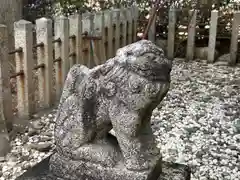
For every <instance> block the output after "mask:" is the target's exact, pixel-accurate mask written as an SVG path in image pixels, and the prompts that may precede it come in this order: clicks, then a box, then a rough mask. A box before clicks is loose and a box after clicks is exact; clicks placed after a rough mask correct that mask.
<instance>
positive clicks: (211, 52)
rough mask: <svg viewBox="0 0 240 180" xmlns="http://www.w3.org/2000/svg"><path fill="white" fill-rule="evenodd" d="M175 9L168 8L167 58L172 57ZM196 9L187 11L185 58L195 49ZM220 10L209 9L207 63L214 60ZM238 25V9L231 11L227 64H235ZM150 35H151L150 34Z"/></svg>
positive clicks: (190, 56)
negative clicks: (228, 58)
mask: <svg viewBox="0 0 240 180" xmlns="http://www.w3.org/2000/svg"><path fill="white" fill-rule="evenodd" d="M178 11H179V10H177V9H170V10H169V23H168V40H167V56H168V58H169V59H174V52H175V51H174V48H175V47H174V44H175V37H176V16H177V12H178ZM197 14H198V12H197V11H194V10H190V12H189V17H188V20H189V24H186V25H188V27H187V48H186V56H185V57H186V60H193V59H194V51H195V37H196V35H197V25H198V24H197V21H196V19H197ZM219 14H220V12H219V11H218V10H213V11H211V17H210V24H209V27H210V29H209V36H208V37H209V42H208V55H207V60H208V62H209V63H213V62H214V60H215V58H216V57H215V49H216V38H217V28H218V25H219V24H218V18H219ZM239 25H240V11H236V12H234V13H233V20H232V33H231V45H230V49H229V52H230V60H228V61H229V62H228V63H229V65H234V64H236V61H237V53H238V39H239ZM151 36H152V35H151Z"/></svg>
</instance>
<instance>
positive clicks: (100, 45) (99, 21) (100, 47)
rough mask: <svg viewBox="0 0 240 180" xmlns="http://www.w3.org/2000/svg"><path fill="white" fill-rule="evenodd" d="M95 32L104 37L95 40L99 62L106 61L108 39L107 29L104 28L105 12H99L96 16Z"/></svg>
mask: <svg viewBox="0 0 240 180" xmlns="http://www.w3.org/2000/svg"><path fill="white" fill-rule="evenodd" d="M94 34H95V35H96V36H100V37H102V39H101V40H97V41H96V42H95V52H96V57H95V58H97V62H98V64H101V63H104V62H105V61H106V54H105V52H106V46H105V44H104V42H105V41H106V36H105V29H104V14H103V12H97V13H96V14H95V16H94Z"/></svg>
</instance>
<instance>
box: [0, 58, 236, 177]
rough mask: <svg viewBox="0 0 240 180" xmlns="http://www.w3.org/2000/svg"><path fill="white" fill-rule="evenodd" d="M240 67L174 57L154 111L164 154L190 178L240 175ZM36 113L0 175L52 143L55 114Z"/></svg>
mask: <svg viewBox="0 0 240 180" xmlns="http://www.w3.org/2000/svg"><path fill="white" fill-rule="evenodd" d="M239 93H240V68H239V67H234V68H231V67H227V66H224V65H220V64H214V65H208V64H206V63H205V62H191V63H186V62H183V61H182V60H180V59H179V60H175V61H174V66H173V70H172V87H171V90H170V91H169V93H168V95H167V97H166V98H165V99H164V101H163V102H162V103H161V104H160V105H159V107H158V108H157V109H155V110H154V111H153V116H152V120H153V123H152V124H153V129H154V134H155V135H156V138H157V141H158V142H159V147H160V148H161V152H162V154H163V157H164V160H166V161H171V162H178V163H182V164H187V165H189V166H191V167H192V171H193V172H192V180H205V179H206V180H207V179H212V180H217V179H221V180H239V177H240V116H239V115H240V108H239V106H238V104H239V102H240V96H239ZM55 113H56V110H53V111H52V112H51V113H50V114H46V115H44V116H42V117H39V118H37V117H36V118H35V119H34V120H33V121H32V127H30V128H28V131H26V133H25V134H22V135H19V136H17V138H16V139H15V140H14V141H12V142H11V145H12V147H13V148H12V151H11V153H9V155H8V156H7V158H6V161H4V162H0V180H11V179H15V177H17V176H19V175H20V174H22V173H23V172H24V171H26V169H28V168H29V167H31V166H33V165H34V164H36V163H37V162H39V161H41V160H42V159H43V158H45V157H46V156H48V155H49V154H50V153H51V151H52V149H53V148H54V145H52V143H53V139H52V133H53V127H54V125H53V123H54V115H55Z"/></svg>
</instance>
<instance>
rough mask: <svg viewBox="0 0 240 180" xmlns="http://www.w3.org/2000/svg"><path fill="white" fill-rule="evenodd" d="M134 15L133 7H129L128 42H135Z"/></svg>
mask: <svg viewBox="0 0 240 180" xmlns="http://www.w3.org/2000/svg"><path fill="white" fill-rule="evenodd" d="M132 33H133V16H132V10H131V8H127V44H131V43H132V42H133V35H132Z"/></svg>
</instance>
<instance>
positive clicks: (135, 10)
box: [132, 6, 139, 42]
mask: <svg viewBox="0 0 240 180" xmlns="http://www.w3.org/2000/svg"><path fill="white" fill-rule="evenodd" d="M132 16H133V42H136V41H137V26H138V16H139V12H138V7H137V6H133V7H132Z"/></svg>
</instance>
